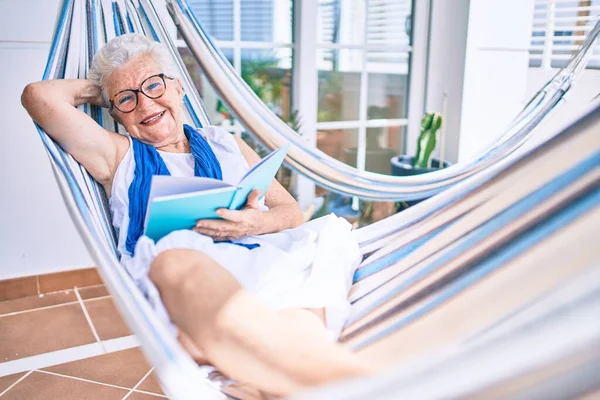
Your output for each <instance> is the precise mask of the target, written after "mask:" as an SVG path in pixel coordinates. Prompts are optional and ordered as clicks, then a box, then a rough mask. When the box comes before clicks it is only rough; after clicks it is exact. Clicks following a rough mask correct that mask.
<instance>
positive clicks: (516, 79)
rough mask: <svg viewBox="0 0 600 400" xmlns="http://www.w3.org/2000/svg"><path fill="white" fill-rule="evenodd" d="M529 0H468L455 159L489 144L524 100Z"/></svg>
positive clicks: (471, 153)
mask: <svg viewBox="0 0 600 400" xmlns="http://www.w3.org/2000/svg"><path fill="white" fill-rule="evenodd" d="M532 21H533V0H471V9H470V13H469V35H468V38H467V54H466V60H465V84H464V89H463V104H462V111H461V128H460V140H459V152H458V159H459V160H465V159H468V158H470V157H472V156H474V155H476V154H479V153H480V152H481V151H483V150H485V148H486V147H487V146H488V145H490V144H491V143H492V142H493V141H494V140H495V139H496V138H498V137H499V136H500V135H501V134H502V133H503V132H504V131H505V129H506V127H507V125H508V124H509V123H510V122H511V120H512V119H513V118H514V117H515V115H516V114H517V113H518V112H519V111H520V110H521V108H522V107H523V105H524V101H525V93H526V87H527V71H528V64H529V52H528V48H529V43H530V38H531V26H532Z"/></svg>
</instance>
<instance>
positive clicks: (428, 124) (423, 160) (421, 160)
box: [413, 112, 442, 168]
mask: <svg viewBox="0 0 600 400" xmlns="http://www.w3.org/2000/svg"><path fill="white" fill-rule="evenodd" d="M441 127H442V115H441V114H439V113H436V112H429V113H426V114H425V115H424V116H423V119H422V120H421V134H420V135H419V139H418V140H417V155H416V156H415V158H414V160H413V167H415V168H431V154H432V153H433V150H434V149H435V146H436V145H437V132H438V130H439V129H440V128H441Z"/></svg>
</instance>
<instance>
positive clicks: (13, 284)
mask: <svg viewBox="0 0 600 400" xmlns="http://www.w3.org/2000/svg"><path fill="white" fill-rule="evenodd" d="M37 293H38V290H37V278H36V277H35V276H28V277H26V278H17V279H7V280H4V281H0V301H4V300H13V299H18V298H20V297H25V296H33V295H36V294H37Z"/></svg>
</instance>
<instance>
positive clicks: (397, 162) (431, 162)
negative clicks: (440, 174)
mask: <svg viewBox="0 0 600 400" xmlns="http://www.w3.org/2000/svg"><path fill="white" fill-rule="evenodd" d="M441 127H442V116H441V115H440V114H439V113H436V112H430V113H426V114H425V115H424V116H423V119H422V120H421V134H420V135H419V139H418V140H417V154H416V155H415V156H408V155H400V156H395V157H392V159H391V163H392V175H396V176H407V175H418V174H423V173H426V172H431V171H435V170H436V169H440V168H446V167H447V166H449V165H450V164H449V163H448V162H446V161H444V162H443V165H442V166H441V167H440V160H438V159H435V158H432V157H431V155H432V154H433V151H434V150H435V146H436V145H437V133H438V131H439V130H440V128H441Z"/></svg>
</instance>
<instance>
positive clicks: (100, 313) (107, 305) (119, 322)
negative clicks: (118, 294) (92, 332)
mask: <svg viewBox="0 0 600 400" xmlns="http://www.w3.org/2000/svg"><path fill="white" fill-rule="evenodd" d="M84 303H85V308H87V310H88V313H89V314H90V318H91V319H92V323H93V324H94V328H96V332H98V336H100V339H102V340H107V339H115V338H119V337H123V336H129V335H131V331H130V330H129V328H128V327H127V325H126V324H125V321H123V318H122V317H121V314H119V311H118V310H117V308H116V307H115V305H114V304H113V301H112V299H100V300H87V301H85V302H84Z"/></svg>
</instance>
